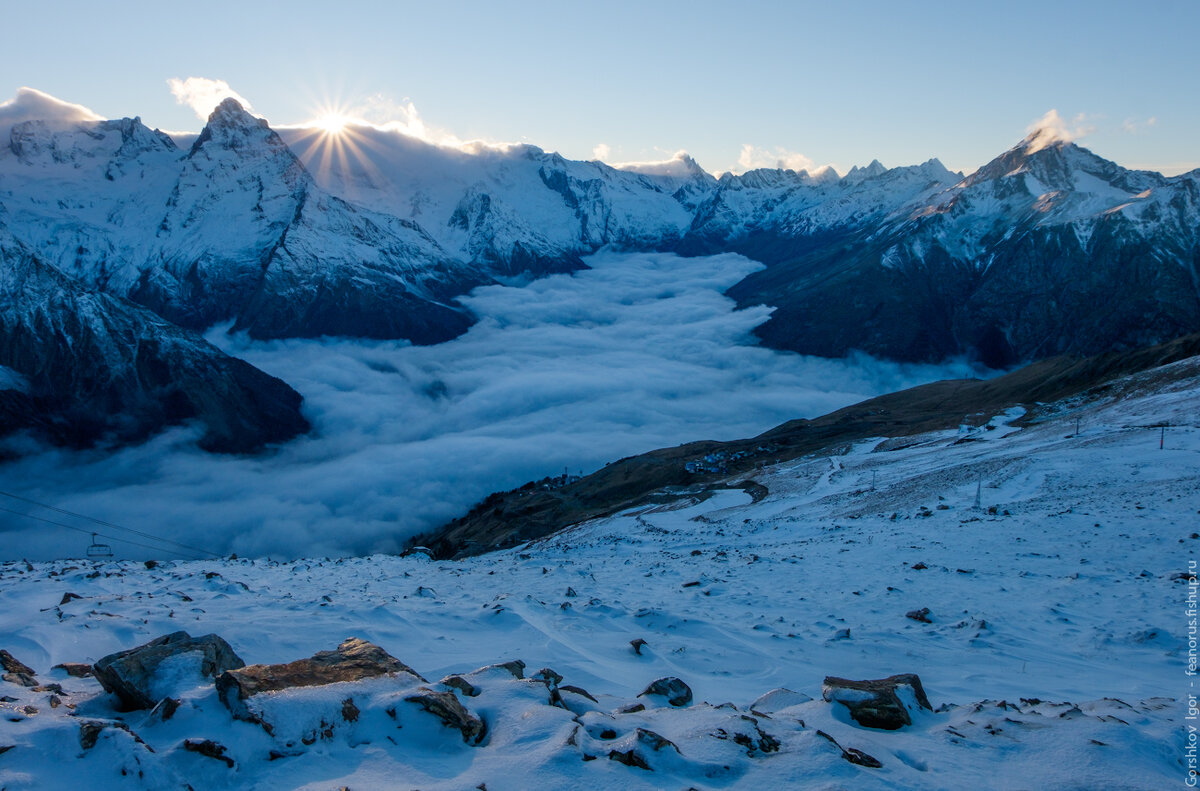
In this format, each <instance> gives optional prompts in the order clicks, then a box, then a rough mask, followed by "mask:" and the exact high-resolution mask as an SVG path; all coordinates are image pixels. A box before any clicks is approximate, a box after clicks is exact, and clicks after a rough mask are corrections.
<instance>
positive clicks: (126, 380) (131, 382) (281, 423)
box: [0, 213, 308, 456]
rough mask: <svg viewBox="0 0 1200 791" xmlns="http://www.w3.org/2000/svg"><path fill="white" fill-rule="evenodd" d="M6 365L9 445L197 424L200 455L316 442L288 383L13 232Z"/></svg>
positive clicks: (4, 303) (2, 276)
mask: <svg viewBox="0 0 1200 791" xmlns="http://www.w3.org/2000/svg"><path fill="white" fill-rule="evenodd" d="M2 218H3V214H2V213H0V219H2ZM0 359H2V360H3V364H2V365H0V436H3V435H5V434H8V433H10V432H12V431H14V430H17V429H28V430H32V431H33V432H34V433H35V434H37V435H39V436H41V437H42V438H46V439H50V440H52V441H56V442H60V443H63V444H67V445H88V444H91V443H92V442H94V441H96V440H97V439H108V440H110V441H117V442H121V441H130V440H138V439H142V438H144V437H146V436H148V435H149V434H152V433H154V432H157V431H160V430H161V429H163V428H165V427H167V426H170V425H174V424H178V423H181V422H183V421H185V420H195V421H197V422H198V423H200V425H201V426H202V427H203V429H204V434H203V436H202V437H201V438H200V445H201V447H204V448H206V449H208V450H214V451H223V452H245V451H252V450H258V449H260V448H261V447H262V446H263V445H265V444H267V443H276V442H283V441H285V440H288V439H291V438H292V437H294V436H296V435H297V434H300V433H302V432H304V431H307V430H308V421H307V420H306V419H305V418H304V417H303V416H302V415H301V414H300V395H299V394H298V393H297V392H296V391H295V390H293V389H292V388H291V387H289V386H288V385H287V384H285V383H284V382H282V381H280V380H278V379H276V378H274V377H272V376H268V375H267V374H265V373H263V372H262V371H259V370H258V369H257V368H254V367H253V366H251V365H249V364H247V363H245V362H243V361H241V360H238V359H236V358H233V357H230V356H228V355H226V354H224V353H223V352H221V351H220V350H219V349H217V348H216V347H214V346H212V345H211V344H209V343H207V342H205V341H204V340H203V339H202V338H200V337H199V336H197V335H196V334H195V333H193V332H190V331H188V330H185V329H182V328H180V327H178V326H176V325H174V324H171V323H170V322H168V321H166V320H164V319H162V318H160V317H159V316H157V315H156V314H154V313H153V312H151V311H149V310H147V309H145V308H143V307H140V306H138V305H135V304H133V303H131V302H128V301H127V300H124V299H121V298H119V297H115V296H112V295H109V294H104V293H100V292H97V291H94V290H92V289H90V288H88V287H87V286H85V285H83V284H81V283H79V282H77V281H74V280H72V279H71V278H69V277H67V276H66V275H64V274H63V273H62V272H60V271H58V270H56V269H54V268H53V267H50V266H47V265H45V264H43V263H41V262H40V261H38V260H37V259H36V258H35V257H34V256H33V254H31V253H30V252H29V251H28V250H27V249H25V248H24V247H23V246H22V245H21V244H20V243H19V242H17V241H16V240H15V239H13V238H12V237H11V236H10V235H8V234H7V233H5V232H4V230H3V228H0ZM11 450H12V449H3V448H0V456H2V455H5V453H6V452H11Z"/></svg>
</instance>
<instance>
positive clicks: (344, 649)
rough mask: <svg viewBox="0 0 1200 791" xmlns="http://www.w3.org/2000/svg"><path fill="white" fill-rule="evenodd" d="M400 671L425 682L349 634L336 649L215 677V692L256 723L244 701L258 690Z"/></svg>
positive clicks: (237, 713)
mask: <svg viewBox="0 0 1200 791" xmlns="http://www.w3.org/2000/svg"><path fill="white" fill-rule="evenodd" d="M401 674H404V675H408V676H412V678H413V679H414V680H419V681H425V679H424V678H422V677H421V675H420V674H419V673H417V671H415V670H413V669H412V668H411V667H409V666H408V665H406V664H404V663H403V662H401V661H400V660H399V659H397V658H396V657H394V656H392V655H391V654H389V653H388V652H387V651H384V650H383V649H382V648H380V647H379V646H377V645H375V644H373V643H368V642H367V641H366V640H360V639H358V638H357V637H351V638H350V639H349V640H346V641H344V642H343V643H342V644H341V645H339V646H338V647H337V650H336V651H318V652H317V653H315V654H313V655H312V656H311V657H310V658H308V659H297V660H296V661H295V662H288V663H286V664H281V665H250V666H248V667H241V668H240V669H236V670H229V671H227V672H225V673H222V674H221V675H220V677H219V678H217V691H218V692H219V693H220V696H221V700H222V701H223V702H224V703H225V705H226V706H227V707H228V708H229V710H230V711H231V712H232V713H233V716H234V717H236V718H238V719H242V720H248V721H250V722H257V721H259V718H258V717H257V716H256V715H255V714H254V713H253V712H251V711H250V709H249V707H248V706H247V705H246V701H247V700H249V699H250V698H252V697H253V696H255V695H257V694H259V693H262V692H278V691H279V690H283V689H292V688H295V687H319V686H325V685H327V684H337V683H339V682H343V681H363V680H365V679H369V678H379V677H382V676H396V675H401Z"/></svg>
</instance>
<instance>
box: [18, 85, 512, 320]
mask: <svg viewBox="0 0 1200 791" xmlns="http://www.w3.org/2000/svg"><path fill="white" fill-rule="evenodd" d="M0 205H3V206H4V207H5V208H6V210H7V220H6V226H7V228H8V230H9V231H10V232H11V233H12V234H13V235H14V236H15V237H17V238H18V239H20V240H21V241H22V242H23V243H24V244H26V245H27V246H28V247H29V248H30V249H32V250H33V251H35V252H36V254H37V255H38V257H39V258H40V259H41V260H43V261H45V262H47V263H49V264H51V265H53V266H55V267H57V268H58V269H59V270H60V271H62V272H64V273H65V274H67V275H69V276H71V277H74V278H76V279H78V280H79V281H81V282H83V283H86V284H88V285H90V286H94V287H96V288H99V289H102V290H104V291H105V292H107V293H111V294H115V295H118V296H122V297H127V298H129V299H131V300H133V301H135V302H137V303H139V304H142V305H144V306H146V307H148V308H150V309H151V310H154V311H155V312H157V313H158V314H160V315H161V316H163V317H164V318H167V319H169V320H171V321H173V322H175V323H177V324H180V325H181V326H185V327H190V328H193V329H203V328H206V327H208V326H211V325H212V324H213V323H215V322H218V321H224V320H230V319H233V320H235V324H234V328H235V329H239V330H241V329H245V330H247V331H249V333H250V334H251V335H252V336H254V337H258V338H274V337H297V336H299V337H313V336H318V335H354V336H364V337H375V338H407V339H409V340H412V341H414V342H418V343H434V342H438V341H441V340H446V339H447V338H450V337H454V336H455V335H457V334H459V333H461V332H462V331H463V330H464V329H465V328H466V327H467V326H468V325H469V323H470V319H469V317H468V316H467V314H466V312H465V311H464V310H463V309H462V308H461V307H458V306H456V305H454V304H453V298H454V297H455V296H457V295H459V294H461V293H463V292H465V291H466V290H468V289H469V288H471V287H472V286H474V285H478V284H480V283H484V282H488V280H489V278H488V277H487V276H486V275H485V274H483V273H482V272H480V271H479V270H477V269H476V268H474V267H472V266H470V265H469V264H467V263H465V262H463V261H461V260H458V259H455V258H453V257H452V256H450V255H448V254H447V253H446V252H445V251H444V250H442V249H441V247H440V246H439V245H438V243H437V242H436V241H434V240H433V239H432V238H431V237H429V236H428V235H427V234H426V233H424V232H423V231H422V230H421V228H420V227H418V226H417V225H416V224H414V223H412V222H409V221H406V220H402V219H398V218H396V217H394V216H391V215H385V214H380V213H378V212H372V211H369V210H366V209H363V208H362V207H358V206H353V205H351V204H349V203H347V202H345V201H344V200H342V199H340V198H337V197H334V196H332V195H329V194H328V193H326V192H324V191H323V190H321V189H320V188H319V187H317V186H316V185H315V184H314V183H313V181H312V178H311V176H310V175H309V174H308V172H307V171H306V170H305V169H304V167H303V165H302V164H301V163H300V161H299V160H298V159H297V158H296V157H295V156H294V155H293V154H292V152H291V150H290V149H289V148H288V147H287V146H286V145H285V144H284V143H283V141H282V140H281V139H280V138H279V137H278V136H277V135H276V134H275V133H274V132H273V131H272V130H271V129H270V127H269V126H267V124H266V122H265V121H262V120H260V119H258V118H255V117H254V116H252V115H250V114H249V113H247V112H245V111H244V110H243V109H242V108H241V106H240V105H238V103H237V102H236V101H233V100H228V101H226V102H223V103H222V104H221V105H220V106H219V107H217V108H216V109H215V110H214V111H213V113H212V115H211V116H210V118H209V121H208V124H207V125H206V126H205V128H204V131H203V132H202V133H201V134H200V136H199V137H198V138H197V139H196V141H195V142H194V143H193V145H192V146H191V148H190V149H189V150H186V151H185V150H181V149H179V148H177V147H176V146H175V144H174V142H173V141H172V140H171V139H170V138H169V137H167V136H166V135H164V134H162V133H160V132H156V131H152V130H149V129H147V128H146V127H145V126H144V125H143V124H142V123H141V122H140V120H138V119H136V118H134V119H122V120H119V121H98V122H97V121H83V122H78V121H77V122H67V123H63V122H46V121H24V122H22V123H18V124H16V125H14V126H13V127H12V130H11V133H10V143H9V146H8V147H7V148H6V149H0Z"/></svg>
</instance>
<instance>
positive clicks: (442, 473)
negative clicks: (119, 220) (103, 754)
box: [0, 254, 970, 558]
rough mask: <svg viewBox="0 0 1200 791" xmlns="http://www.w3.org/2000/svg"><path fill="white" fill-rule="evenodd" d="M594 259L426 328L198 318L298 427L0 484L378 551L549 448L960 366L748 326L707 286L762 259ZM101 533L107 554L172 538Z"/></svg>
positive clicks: (1, 475)
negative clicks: (852, 355) (263, 325)
mask: <svg viewBox="0 0 1200 791" xmlns="http://www.w3.org/2000/svg"><path fill="white" fill-rule="evenodd" d="M590 263H591V265H592V266H593V269H591V270H588V271H584V272H580V273H577V274H575V275H573V276H571V275H561V276H554V277H549V278H545V279H543V280H539V281H536V282H534V283H532V284H529V285H527V286H524V287H520V288H518V287H507V286H489V287H485V288H480V289H477V290H476V291H475V292H473V293H472V294H471V295H470V296H469V297H468V298H466V299H465V300H464V301H465V302H467V303H468V305H469V306H470V307H471V309H472V310H474V311H475V313H476V314H477V315H478V316H479V317H480V321H479V323H478V324H477V325H476V326H475V327H473V328H472V329H471V330H470V331H469V332H468V333H467V334H466V335H464V336H463V337H461V338H459V339H457V340H454V341H451V342H449V343H445V344H441V345H439V346H432V347H411V346H406V345H403V344H399V343H378V342H370V343H368V342H351V341H333V340H327V341H307V340H306V341H300V340H293V341H277V342H270V343H259V342H251V341H248V340H246V339H245V338H244V337H229V336H226V335H223V334H222V333H220V332H214V333H213V334H212V335H211V336H210V337H211V339H212V340H214V341H215V342H216V343H218V344H220V345H221V346H223V347H224V348H225V349H226V350H228V351H230V352H231V353H233V354H236V355H238V356H240V357H243V358H245V359H246V360H248V361H249V362H251V363H253V364H254V365H257V366H259V367H260V368H262V369H264V370H266V371H268V372H270V373H272V374H274V375H276V376H280V377H282V378H283V379H284V380H286V381H287V382H289V383H290V384H292V385H293V386H294V387H296V388H297V389H298V390H299V391H300V392H301V393H303V394H304V396H305V399H306V402H305V403H306V407H305V408H306V410H307V412H308V414H309V416H310V417H311V419H312V420H313V423H314V425H315V426H316V429H315V433H314V434H313V436H311V437H306V438H303V439H300V440H297V441H294V442H292V443H289V444H288V445H287V446H285V447H283V448H281V449H280V450H279V451H278V452H276V453H275V454H273V455H271V456H269V457H264V458H254V459H245V458H224V457H216V456H211V455H207V454H204V453H202V452H200V451H198V450H196V449H195V448H194V447H192V446H190V445H189V441H190V440H191V439H192V438H193V435H192V434H191V433H190V432H189V431H188V430H184V429H180V430H177V431H174V432H171V433H168V434H166V435H163V436H160V437H158V438H156V439H154V440H152V441H151V442H148V443H146V444H145V445H142V446H139V447H135V448H128V449H125V450H122V451H120V452H117V453H115V454H99V453H74V452H66V451H48V452H45V453H43V454H41V455H38V456H35V457H32V458H28V459H25V460H23V461H20V462H17V463H13V464H9V465H7V466H4V467H0V481H2V482H3V486H2V487H0V489H3V490H5V491H10V492H16V493H20V494H22V495H23V496H27V497H30V498H32V499H35V500H38V501H40V502H44V503H51V504H54V505H57V506H59V507H61V508H65V509H68V510H71V511H76V512H79V513H83V514H88V515H91V516H95V517H99V518H102V519H106V520H109V521H111V522H115V523H117V524H120V525H124V526H127V527H131V528H136V529H139V530H143V531H146V532H148V533H153V534H156V535H160V536H163V537H166V538H171V539H174V540H177V541H181V542H183V543H186V544H191V545H196V546H200V547H204V548H205V549H208V550H211V551H213V552H217V553H222V554H224V553H228V552H236V553H238V554H239V555H250V556H262V555H270V556H274V557H294V556H306V555H307V556H323V555H349V554H365V553H370V552H377V551H392V550H396V549H397V548H398V547H400V546H401V544H402V542H403V541H404V539H405V538H407V537H408V536H411V535H413V534H415V533H418V532H421V531H424V530H427V529H429V528H432V527H435V526H438V525H440V524H442V523H444V522H446V521H448V520H450V519H452V518H454V517H455V516H458V515H460V514H461V513H463V512H464V511H465V510H466V509H467V508H468V507H469V506H471V505H472V504H473V503H475V502H477V501H478V500H479V499H481V498H482V497H484V496H485V495H487V494H488V493H489V492H491V491H494V490H497V489H505V488H510V487H513V486H516V485H520V484H521V483H524V482H525V481H528V480H531V479H536V478H540V477H542V476H545V475H554V474H559V473H561V472H562V471H563V469H564V467H566V468H569V469H570V470H571V471H572V472H576V471H579V470H582V471H584V472H589V471H591V470H594V469H596V468H598V467H600V466H602V465H603V464H605V463H606V462H608V461H612V460H615V459H618V458H621V457H623V456H627V455H630V454H634V453H639V452H642V451H646V450H650V449H653V448H657V447H663V446H670V445H676V444H679V443H681V442H685V441H690V440H696V439H705V438H711V439H732V438H736V437H744V436H751V435H754V434H756V433H759V432H761V431H763V430H765V429H767V428H770V427H772V426H775V425H777V424H779V423H781V422H783V421H785V420H789V419H791V418H796V417H806V416H807V417H811V416H815V415H819V414H823V413H825V412H829V411H831V410H833V409H837V408H839V407H842V406H845V405H847V404H850V403H853V402H855V401H859V400H861V399H864V398H867V397H869V396H872V395H876V394H879V393H883V392H888V391H892V390H896V389H900V388H904V387H908V386H911V385H914V384H917V383H920V382H924V381H929V380H933V379H940V378H945V377H950V376H965V375H969V374H970V370H969V368H968V367H967V366H966V365H965V364H963V365H951V366H941V367H936V366H912V365H899V364H893V363H884V362H878V361H874V360H871V359H869V358H865V357H864V358H859V359H852V360H826V359H821V358H812V357H801V356H798V355H793V354H783V353H778V352H773V351H770V350H767V349H763V348H759V347H757V346H755V345H753V339H752V336H751V334H750V332H751V330H752V329H753V328H754V327H755V326H756V325H758V324H760V323H762V322H763V321H764V320H765V319H766V318H767V316H768V315H769V313H770V309H769V308H765V307H756V308H750V309H747V310H742V311H735V310H734V309H733V303H732V301H730V300H729V299H727V298H726V297H724V296H723V295H722V294H721V292H722V291H723V290H724V289H726V288H728V287H729V286H731V285H733V284H734V283H735V282H737V281H738V280H740V279H742V278H743V277H745V276H746V275H747V274H748V273H750V272H752V271H754V270H756V269H757V268H759V265H758V264H756V263H754V262H751V261H749V260H747V259H744V258H741V257H739V256H734V255H721V256H713V257H708V258H692V259H683V258H678V257H676V256H673V255H667V254H648V255H642V254H639V255H612V254H603V255H598V256H595V257H593V258H592V259H590ZM0 505H4V506H5V507H6V508H7V507H13V504H12V503H10V502H5V503H0ZM21 507H22V508H27V507H28V506H21ZM30 512H31V513H35V514H37V515H39V516H44V517H47V518H53V519H56V520H61V521H70V523H71V524H74V525H76V526H79V527H84V528H87V529H100V530H101V532H106V531H104V530H103V529H102V528H90V527H88V524H87V523H86V522H81V521H78V520H69V519H68V518H67V517H63V516H61V515H55V514H52V513H47V512H44V511H37V510H35V509H30ZM107 532H110V533H112V531H107ZM0 533H2V534H3V540H0V545H3V547H4V551H3V556H4V557H8V558H13V557H30V558H47V557H61V556H64V555H67V556H71V555H76V556H77V555H81V554H82V552H83V549H84V547H85V545H86V544H87V537H86V536H84V535H81V534H77V533H71V532H68V531H66V530H63V529H61V528H55V527H53V526H50V525H45V524H39V523H36V522H32V521H30V520H25V519H22V518H20V517H16V516H12V515H9V514H6V513H0ZM112 534H114V535H117V534H116V533H112ZM112 543H113V546H114V548H115V549H116V550H117V552H118V555H119V556H121V555H122V554H123V555H124V556H132V557H166V556H170V555H171V554H172V553H170V552H167V551H158V552H156V551H151V550H147V549H142V548H139V547H130V546H127V545H123V544H117V543H115V542H112Z"/></svg>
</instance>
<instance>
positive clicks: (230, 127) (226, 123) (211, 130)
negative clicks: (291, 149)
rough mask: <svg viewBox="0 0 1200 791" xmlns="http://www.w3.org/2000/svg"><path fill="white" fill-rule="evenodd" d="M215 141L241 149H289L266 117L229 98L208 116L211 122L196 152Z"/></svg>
mask: <svg viewBox="0 0 1200 791" xmlns="http://www.w3.org/2000/svg"><path fill="white" fill-rule="evenodd" d="M210 143H215V144H216V145H218V146H220V147H222V148H230V149H240V148H247V147H253V146H266V147H268V148H271V149H275V150H279V149H286V148H287V146H286V145H285V144H284V142H283V141H282V140H281V139H280V138H279V135H277V134H276V133H275V131H274V130H273V129H271V126H270V124H268V123H267V119H265V118H259V117H257V116H255V115H251V114H250V113H249V112H247V111H246V109H245V108H244V107H242V105H241V103H240V102H238V100H237V99H234V98H232V97H231V98H228V99H225V100H223V101H222V102H221V103H220V104H218V105H217V106H216V107H215V108H214V109H213V111H212V113H210V114H209V116H208V122H207V123H206V124H205V125H204V129H203V130H202V131H201V132H200V136H199V137H197V138H196V142H195V143H193V144H192V150H191V154H192V155H194V154H196V153H197V152H198V151H200V150H201V149H203V148H204V147H205V146H206V145H208V144H210Z"/></svg>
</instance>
